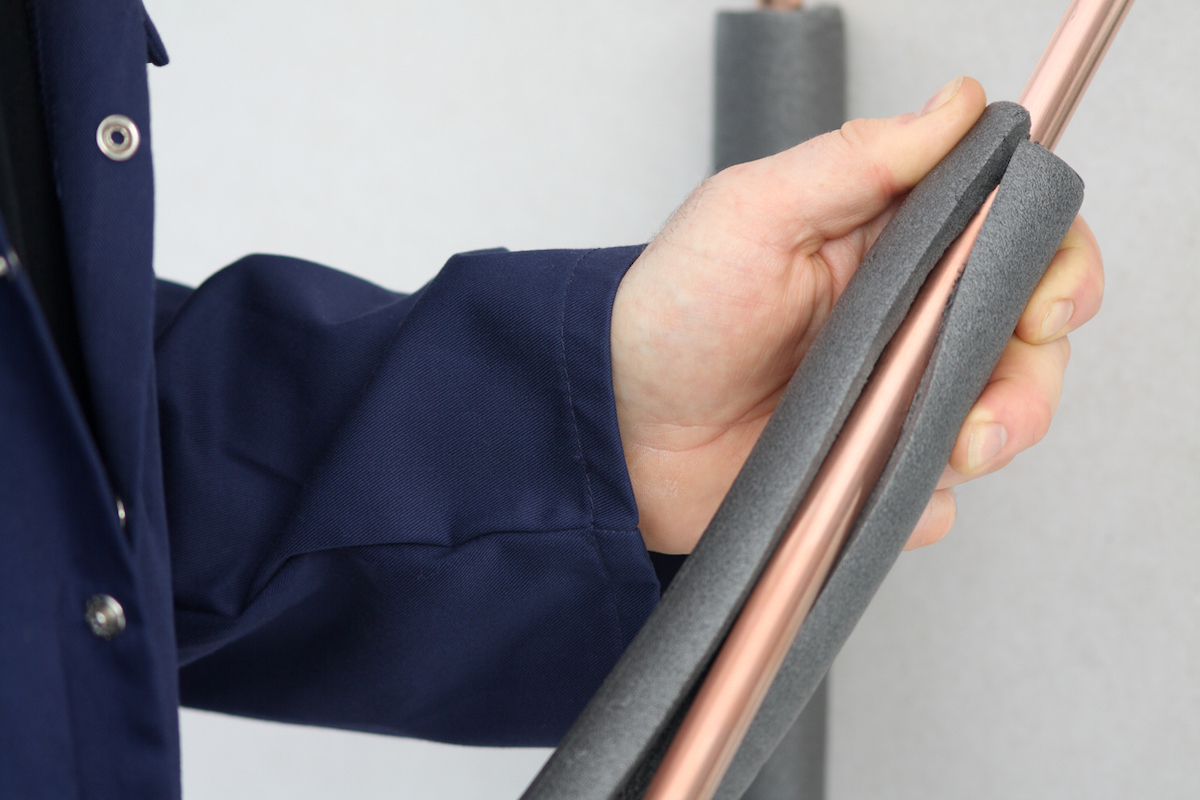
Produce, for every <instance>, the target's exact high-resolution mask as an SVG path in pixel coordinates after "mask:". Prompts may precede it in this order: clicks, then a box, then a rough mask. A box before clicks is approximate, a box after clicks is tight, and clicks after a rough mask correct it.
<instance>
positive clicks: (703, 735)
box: [644, 0, 1133, 800]
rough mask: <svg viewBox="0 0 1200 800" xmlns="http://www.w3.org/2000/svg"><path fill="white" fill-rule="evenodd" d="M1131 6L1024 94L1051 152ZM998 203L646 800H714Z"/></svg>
mask: <svg viewBox="0 0 1200 800" xmlns="http://www.w3.org/2000/svg"><path fill="white" fill-rule="evenodd" d="M1132 2H1133V0H1075V1H1074V2H1072V4H1071V6H1070V7H1069V8H1068V9H1067V13H1066V16H1065V17H1064V19H1063V21H1062V23H1060V25H1059V28H1058V31H1056V33H1055V35H1054V37H1053V38H1052V39H1051V41H1050V44H1049V46H1048V47H1047V48H1046V52H1045V53H1044V54H1043V55H1042V59H1041V61H1040V62H1039V64H1038V67H1037V69H1036V70H1035V71H1034V74H1033V77H1032V78H1030V81H1029V84H1028V85H1027V86H1026V88H1025V91H1024V92H1023V93H1022V99H1023V100H1025V99H1028V100H1029V102H1030V104H1031V106H1032V107H1029V106H1027V107H1028V108H1029V110H1030V114H1031V116H1032V117H1033V130H1034V131H1035V134H1034V141H1037V142H1039V143H1041V144H1043V145H1044V146H1047V147H1053V145H1054V144H1056V143H1057V141H1058V138H1059V137H1060V136H1061V135H1062V131H1063V129H1064V128H1065V126H1066V124H1067V122H1068V121H1069V120H1070V117H1071V114H1072V113H1073V112H1074V109H1075V107H1076V106H1077V105H1078V103H1079V100H1080V97H1081V96H1082V93H1083V91H1084V89H1086V88H1087V85H1088V83H1089V82H1090V81H1091V77H1092V75H1094V74H1095V71H1096V68H1097V67H1098V66H1099V63H1100V59H1101V58H1103V55H1104V53H1105V52H1106V51H1107V49H1108V44H1109V43H1110V42H1111V40H1112V37H1113V36H1114V35H1115V34H1116V31H1117V28H1118V27H1119V26H1120V23H1121V21H1122V20H1123V19H1124V17H1125V15H1126V14H1127V13H1128V10H1129V6H1130V5H1131V4H1132ZM995 197H996V190H992V192H991V194H990V195H988V197H987V199H986V200H985V201H984V203H983V205H982V206H981V207H980V209H979V210H978V211H977V212H976V213H975V215H974V217H972V219H971V221H970V222H969V223H968V224H967V227H966V229H965V230H964V231H963V232H962V234H960V235H959V237H958V238H957V239H956V240H955V241H954V243H953V244H951V245H950V247H949V248H948V249H947V250H946V252H945V254H944V255H943V256H942V258H941V259H940V260H939V261H938V263H937V265H936V266H935V267H934V269H933V271H932V272H931V273H930V275H929V277H928V278H927V279H926V281H925V284H924V285H923V286H922V287H921V291H920V292H919V293H918V295H917V299H916V300H915V301H914V302H913V306H912V308H911V309H910V310H909V314H908V316H907V317H906V318H905V320H904V322H903V323H902V324H901V326H900V328H899V330H898V331H897V332H896V335H895V336H893V337H892V340H891V342H889V344H888V346H887V347H886V348H885V350H884V352H883V355H882V356H880V359H879V362H878V364H877V365H876V367H875V370H874V371H873V372H872V374H871V377H870V378H869V379H868V381H867V384H866V386H865V387H864V389H863V391H862V394H861V395H860V396H859V398H858V400H857V401H856V402H855V405H854V407H853V409H852V410H851V412H850V415H849V417H848V418H847V420H846V423H845V425H844V426H843V428H842V431H841V433H840V434H839V435H838V437H837V440H836V441H835V442H834V444H833V446H832V448H831V449H830V451H829V454H828V455H827V456H826V458H825V461H824V462H823V463H822V465H821V468H820V470H819V471H818V472H817V476H816V477H815V478H814V479H813V484H812V486H811V487H810V488H809V491H808V493H807V494H806V495H805V497H804V500H803V501H802V502H801V504H800V507H799V508H798V509H797V511H796V514H795V515H794V516H793V518H792V521H791V523H790V524H789V525H788V528H787V530H786V531H785V532H784V534H783V537H782V538H781V539H780V542H779V545H778V547H777V548H776V550H775V553H774V554H773V555H772V557H771V560H770V562H769V563H768V564H767V566H766V568H765V569H764V570H763V574H762V575H761V576H760V577H759V580H758V582H757V584H756V585H755V587H754V589H753V591H752V592H751V594H750V597H749V599H747V601H746V605H745V606H744V607H743V608H742V610H741V613H740V614H739V615H738V618H737V620H736V621H735V622H734V625H733V628H732V629H731V630H730V632H729V636H728V637H727V638H726V640H725V642H724V644H723V645H722V647H721V650H720V652H719V653H718V655H717V657H716V659H715V660H714V662H713V666H712V669H711V670H710V671H709V673H708V675H707V677H706V678H705V680H704V684H703V685H702V686H701V688H700V691H699V693H698V694H697V695H696V698H695V700H694V701H693V702H692V705H691V708H690V709H688V713H687V715H686V717H685V718H684V721H683V724H682V725H681V726H680V728H679V731H678V732H677V733H676V734H675V738H674V740H673V741H672V742H671V746H670V748H669V749H668V750H667V753H666V755H665V756H664V758H663V761H662V763H661V764H660V765H659V768H658V771H657V772H656V774H655V776H654V780H653V781H652V782H651V783H650V786H649V788H648V789H647V790H646V794H645V796H644V800H710V798H711V797H712V796H713V794H714V793H715V792H716V790H717V787H718V786H719V784H720V782H721V778H722V777H723V776H724V774H725V771H726V770H727V769H728V767H729V763H730V762H731V761H732V760H733V756H734V754H735V753H736V752H737V748H738V746H739V745H740V744H741V742H742V739H743V737H744V736H745V734H746V731H747V729H748V728H749V727H750V722H751V721H752V720H753V718H754V715H755V714H756V713H757V712H758V708H759V706H760V705H761V704H762V701H763V698H764V697H765V696H766V694H767V690H768V689H769V688H770V686H771V682H772V681H773V680H774V679H775V675H776V673H777V672H778V671H779V667H780V665H781V664H782V663H783V659H784V657H785V656H786V655H787V652H788V650H789V649H790V647H791V645H792V642H793V640H794V639H795V638H796V634H797V633H798V632H799V630H800V626H801V624H802V623H803V621H804V618H805V617H806V616H807V615H808V612H809V610H810V609H811V608H812V605H813V603H814V602H815V601H816V598H817V595H818V594H819V592H820V589H821V587H822V586H823V585H824V582H825V579H826V578H827V577H828V575H829V572H830V570H831V569H832V567H833V562H834V560H835V559H836V556H837V553H838V552H839V551H840V550H841V547H842V545H843V544H844V543H845V540H846V537H847V536H848V535H849V533H850V531H851V529H852V528H853V525H854V521H855V520H856V519H857V518H858V515H859V514H860V513H861V511H862V508H863V505H864V504H865V503H866V501H867V498H868V497H869V496H870V494H871V491H872V489H873V488H874V486H875V484H876V482H877V481H878V480H879V476H880V475H881V474H882V472H883V469H884V467H885V466H886V465H887V462H888V459H889V458H890V457H891V454H892V451H893V450H894V449H895V446H896V443H897V441H898V440H899V437H900V433H901V431H902V429H903V426H904V420H905V417H906V416H907V415H908V410H909V407H910V406H911V405H912V402H913V399H914V398H915V396H916V391H917V387H918V386H919V384H920V382H921V378H922V376H923V375H924V373H925V370H926V368H927V366H928V364H929V358H930V355H931V354H932V352H933V347H934V345H935V343H936V342H937V335H938V330H939V328H940V325H941V321H942V317H943V315H944V313H945V309H946V305H947V303H948V302H949V299H950V297H951V295H952V293H953V290H954V286H955V284H956V283H957V282H958V279H959V277H960V276H961V275H962V271H963V269H964V268H965V266H966V263H967V260H968V259H969V258H970V255H971V250H972V249H973V248H974V246H975V241H976V239H977V238H978V236H979V231H980V230H981V229H982V228H983V224H984V221H985V220H986V219H987V215H988V212H989V211H990V210H991V207H992V203H993V202H994V200H995Z"/></svg>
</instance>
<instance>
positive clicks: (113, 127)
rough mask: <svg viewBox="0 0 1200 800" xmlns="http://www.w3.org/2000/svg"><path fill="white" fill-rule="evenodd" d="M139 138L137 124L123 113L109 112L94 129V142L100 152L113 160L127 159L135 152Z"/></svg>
mask: <svg viewBox="0 0 1200 800" xmlns="http://www.w3.org/2000/svg"><path fill="white" fill-rule="evenodd" d="M140 141H141V138H140V137H139V136H138V129H137V125H134V124H133V120H131V119H130V118H129V117H126V116H124V115H123V114H111V115H109V116H107V117H105V118H104V119H103V120H102V121H101V122H100V127H99V128H97V129H96V144H97V145H99V146H100V152H101V153H104V155H106V156H108V157H109V158H111V159H112V160H113V161H128V160H129V159H131V158H133V154H134V153H136V152H137V149H138V144H139V143H140Z"/></svg>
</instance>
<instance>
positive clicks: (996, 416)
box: [938, 336, 1071, 487]
mask: <svg viewBox="0 0 1200 800" xmlns="http://www.w3.org/2000/svg"><path fill="white" fill-rule="evenodd" d="M1070 355H1071V347H1070V344H1068V342H1067V339H1066V338H1065V337H1064V338H1059V339H1055V340H1053V341H1051V342H1049V343H1047V344H1042V345H1031V344H1029V343H1028V342H1024V341H1022V340H1021V339H1020V338H1018V337H1016V336H1014V337H1013V338H1011V339H1010V340H1009V342H1008V346H1007V347H1006V348H1005V350H1004V354H1003V355H1002V356H1001V357H1000V363H998V364H997V365H996V369H995V371H994V372H993V373H992V377H991V380H990V381H989V383H988V385H987V387H986V388H984V390H983V394H981V395H980V396H979V400H978V401H977V402H976V403H975V407H974V408H972V409H971V412H970V413H969V414H968V415H967V419H966V421H965V422H964V423H963V426H962V429H961V430H960V431H959V433H958V441H957V442H955V445H954V451H953V452H952V453H951V455H950V469H949V470H948V471H947V472H946V473H944V474H943V476H942V480H941V482H940V483H939V484H938V485H939V486H940V487H948V486H954V485H956V484H959V483H962V482H964V481H966V480H969V479H971V478H976V477H978V476H980V475H986V474H987V473H989V472H994V471H996V470H997V469H1000V468H1001V467H1003V466H1004V465H1005V464H1007V463H1008V462H1009V461H1011V460H1012V458H1013V456H1015V455H1016V454H1017V453H1019V452H1021V451H1022V450H1024V449H1026V448H1027V447H1030V446H1032V445H1034V444H1036V443H1037V442H1039V441H1041V439H1042V437H1044V436H1045V435H1046V431H1048V430H1049V429H1050V420H1051V419H1052V418H1053V417H1054V412H1055V410H1056V409H1057V408H1058V399H1059V395H1060V394H1061V392H1062V381H1063V373H1064V372H1065V371H1066V368H1067V361H1068V360H1069V359H1070Z"/></svg>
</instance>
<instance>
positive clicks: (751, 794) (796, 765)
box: [742, 681, 829, 800]
mask: <svg viewBox="0 0 1200 800" xmlns="http://www.w3.org/2000/svg"><path fill="white" fill-rule="evenodd" d="M828 706H829V686H828V681H822V682H821V685H820V686H818V687H817V689H816V691H814V692H813V694H812V697H810V698H809V699H808V702H807V703H805V705H804V710H803V711H801V712H800V716H799V717H798V718H797V719H796V721H795V722H794V723H793V724H792V726H791V727H790V728H789V729H788V730H787V732H786V733H785V734H784V735H783V738H782V739H781V740H780V741H779V744H778V745H777V746H776V747H775V751H774V752H773V753H772V754H771V756H770V757H769V758H768V759H767V761H766V763H765V764H763V765H762V768H761V769H759V771H758V776H757V777H756V778H755V779H754V782H753V783H751V784H750V788H749V789H747V790H746V793H745V794H744V795H742V800H822V798H824V797H825V728H826V724H825V717H826V712H827V710H828Z"/></svg>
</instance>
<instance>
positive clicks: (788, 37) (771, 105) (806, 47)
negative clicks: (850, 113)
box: [713, 6, 846, 170]
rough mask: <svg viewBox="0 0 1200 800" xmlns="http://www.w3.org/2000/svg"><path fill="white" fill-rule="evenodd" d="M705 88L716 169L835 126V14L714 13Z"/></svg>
mask: <svg viewBox="0 0 1200 800" xmlns="http://www.w3.org/2000/svg"><path fill="white" fill-rule="evenodd" d="M713 88H714V97H713V100H714V124H713V166H714V168H715V169H716V170H722V169H724V168H725V167H728V166H730V165H732V164H740V163H742V162H744V161H753V160H754V159H756V158H763V157H765V156H770V155H774V154H776V153H779V152H781V151H783V150H786V149H788V148H789V147H792V146H794V145H797V144H799V143H800V142H803V141H805V140H806V139H811V138H812V137H814V136H819V135H821V134H822V133H825V132H826V131H831V130H835V129H836V128H838V127H840V126H841V124H842V123H843V122H844V121H845V119H846V54H845V33H844V29H843V24H842V14H841V11H839V10H838V9H837V8H834V7H833V6H816V7H813V8H804V9H797V10H787V11H785V10H779V11H776V10H758V11H725V12H722V13H721V14H719V15H718V16H717V42H716V78H715V82H714V87H713Z"/></svg>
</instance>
